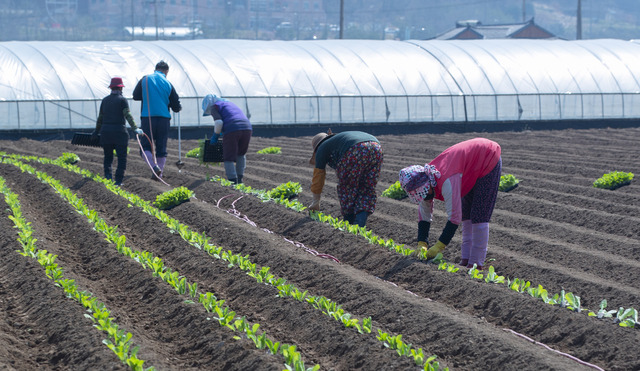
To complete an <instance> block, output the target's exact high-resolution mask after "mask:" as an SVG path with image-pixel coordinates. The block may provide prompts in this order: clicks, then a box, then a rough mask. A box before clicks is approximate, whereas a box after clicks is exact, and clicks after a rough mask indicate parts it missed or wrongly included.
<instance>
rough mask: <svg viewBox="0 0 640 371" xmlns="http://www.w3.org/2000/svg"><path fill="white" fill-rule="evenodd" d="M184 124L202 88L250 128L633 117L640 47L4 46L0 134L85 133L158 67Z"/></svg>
mask: <svg viewBox="0 0 640 371" xmlns="http://www.w3.org/2000/svg"><path fill="white" fill-rule="evenodd" d="M160 60H164V61H166V62H167V63H168V64H169V66H170V72H169V75H168V76H167V77H168V79H169V81H170V82H171V83H172V84H173V85H174V87H175V88H176V91H177V92H178V94H179V95H180V97H181V102H182V106H183V110H182V112H181V113H180V121H181V124H182V125H183V126H196V127H197V126H210V125H211V124H212V121H211V119H210V118H204V117H202V109H201V106H200V103H201V100H202V98H203V97H204V96H205V95H206V94H209V93H211V94H216V95H218V96H221V97H224V98H227V99H229V100H232V101H234V102H235V103H237V104H238V105H239V106H240V107H241V108H242V109H243V110H245V111H246V113H247V114H248V116H250V118H251V121H252V123H253V125H254V126H260V125H283V126H287V125H318V124H355V125H358V124H370V123H389V124H394V123H398V124H406V123H429V122H434V123H440V122H442V123H446V122H452V123H459V122H464V123H474V122H496V123H500V122H514V121H548V120H594V119H637V118H639V117H640V44H638V43H637V42H635V41H624V40H613V39H599V40H579V41H566V40H407V41H393V40H314V41H253V40H231V39H225V40H188V41H132V42H115V41H114V42H2V43H0V76H1V78H0V81H2V82H1V83H0V128H2V130H42V129H44V130H48V129H83V128H92V127H93V126H94V125H95V119H96V117H97V113H98V109H99V105H100V101H101V100H102V98H103V97H104V96H106V95H107V94H108V93H109V89H108V88H107V86H108V84H109V81H110V79H111V77H114V76H119V77H122V78H123V80H124V84H125V88H124V95H125V97H127V98H128V99H129V103H130V107H131V109H132V113H133V115H134V117H138V116H139V112H140V103H139V102H134V101H133V100H132V99H131V95H132V91H133V88H134V87H135V85H136V83H137V82H138V81H139V79H140V78H142V77H143V76H144V75H145V74H148V73H151V72H153V69H154V66H155V64H156V63H157V62H158V61H160Z"/></svg>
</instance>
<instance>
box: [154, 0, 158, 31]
mask: <svg viewBox="0 0 640 371" xmlns="http://www.w3.org/2000/svg"><path fill="white" fill-rule="evenodd" d="M153 16H154V18H155V22H156V40H158V0H153Z"/></svg>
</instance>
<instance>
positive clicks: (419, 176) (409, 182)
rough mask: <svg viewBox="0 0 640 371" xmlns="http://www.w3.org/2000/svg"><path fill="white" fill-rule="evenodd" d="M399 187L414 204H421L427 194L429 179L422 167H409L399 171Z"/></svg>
mask: <svg viewBox="0 0 640 371" xmlns="http://www.w3.org/2000/svg"><path fill="white" fill-rule="evenodd" d="M399 178H400V186H401V187H402V189H404V191H405V192H407V195H408V196H409V199H410V200H411V202H413V203H414V204H419V203H420V202H422V201H423V200H424V199H425V198H426V197H427V195H428V194H429V188H430V184H429V177H428V176H427V173H426V172H425V170H424V166H420V165H411V166H408V167H405V168H404V169H402V170H400V174H399Z"/></svg>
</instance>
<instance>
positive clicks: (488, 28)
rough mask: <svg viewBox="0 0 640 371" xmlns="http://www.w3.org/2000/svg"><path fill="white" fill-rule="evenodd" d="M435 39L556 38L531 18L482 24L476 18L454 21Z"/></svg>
mask: <svg viewBox="0 0 640 371" xmlns="http://www.w3.org/2000/svg"><path fill="white" fill-rule="evenodd" d="M434 39H435V40H477V39H557V37H556V36H555V35H554V34H552V33H551V32H549V31H547V30H545V29H544V28H542V27H540V26H538V25H537V24H535V23H534V22H533V18H531V20H529V21H527V22H524V23H511V24H495V25H483V24H482V23H481V22H480V21H478V20H467V21H458V22H456V27H455V28H453V29H451V30H449V31H446V32H444V33H442V34H440V35H438V36H436V37H434Z"/></svg>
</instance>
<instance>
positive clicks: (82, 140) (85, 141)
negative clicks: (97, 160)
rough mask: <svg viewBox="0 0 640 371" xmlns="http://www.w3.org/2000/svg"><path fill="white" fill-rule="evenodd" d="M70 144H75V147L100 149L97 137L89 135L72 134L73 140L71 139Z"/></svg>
mask: <svg viewBox="0 0 640 371" xmlns="http://www.w3.org/2000/svg"><path fill="white" fill-rule="evenodd" d="M71 144H75V145H77V146H86V147H102V146H101V145H100V137H99V136H92V135H91V134H84V133H75V134H73V138H71Z"/></svg>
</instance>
